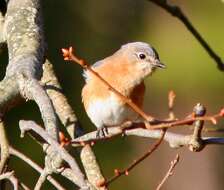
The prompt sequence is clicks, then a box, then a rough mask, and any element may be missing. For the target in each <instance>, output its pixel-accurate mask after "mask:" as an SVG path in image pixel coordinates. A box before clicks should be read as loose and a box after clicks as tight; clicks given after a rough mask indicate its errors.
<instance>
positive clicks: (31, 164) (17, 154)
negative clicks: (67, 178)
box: [9, 147, 65, 190]
mask: <svg viewBox="0 0 224 190" xmlns="http://www.w3.org/2000/svg"><path fill="white" fill-rule="evenodd" d="M9 152H10V154H11V155H13V156H16V157H18V158H20V159H21V160H23V161H24V162H26V163H27V164H28V165H29V166H31V167H32V168H34V169H35V170H36V171H38V172H39V173H42V172H43V169H42V168H41V167H40V166H39V165H37V164H36V163H35V162H33V161H32V160H31V159H30V158H28V157H27V156H26V155H24V154H23V153H21V152H19V151H18V150H16V149H14V148H13V147H10V148H9ZM47 180H48V181H49V182H50V183H51V184H52V185H54V186H55V188H57V189H58V190H65V189H64V187H62V186H61V185H60V184H59V183H58V182H57V181H56V180H55V179H54V178H53V177H51V176H47Z"/></svg>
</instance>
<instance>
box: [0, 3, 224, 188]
mask: <svg viewBox="0 0 224 190" xmlns="http://www.w3.org/2000/svg"><path fill="white" fill-rule="evenodd" d="M170 2H171V3H173V4H176V5H179V6H180V7H181V8H182V10H183V11H184V13H185V14H186V15H187V16H188V18H189V19H190V20H191V21H192V23H193V25H194V26H195V27H196V28H197V29H198V31H199V32H200V33H201V34H202V36H203V37H204V38H205V39H206V40H207V42H208V43H209V44H210V45H211V47H212V48H213V49H214V50H215V51H216V52H217V53H218V54H219V55H220V56H221V57H224V55H223V51H224V46H223V43H224V35H223V34H224V26H223V20H224V11H223V10H224V3H223V2H222V1H221V0H215V1H210V0H205V1H203V2H202V1H193V0H189V1H170ZM42 3H43V9H44V11H43V13H44V21H45V35H46V40H47V43H48V57H49V59H50V60H51V62H52V63H53V64H54V67H55V72H56V74H57V76H58V79H59V81H60V82H61V85H62V87H63V90H64V93H65V95H66V96H67V97H68V99H69V102H70V103H71V105H72V107H73V108H74V110H75V112H76V114H77V116H78V118H79V120H80V122H81V123H82V125H83V126H84V128H85V129H86V130H87V131H91V130H94V129H95V128H94V126H93V124H91V122H90V120H89V119H88V118H87V115H86V113H85V112H84V110H83V105H82V103H81V97H80V92H81V89H82V86H83V85H84V81H83V79H82V76H81V73H82V70H81V68H80V67H79V66H78V65H74V64H72V63H65V62H64V61H63V58H62V55H61V51H60V49H61V48H62V47H68V46H70V45H71V46H73V47H74V48H75V51H76V53H77V55H79V56H81V57H82V58H84V59H86V60H87V61H88V62H89V63H94V62H95V61H97V60H99V59H102V58H104V57H106V56H108V55H110V54H112V53H113V52H114V51H116V50H117V49H119V48H120V46H121V45H122V44H124V43H127V42H132V41H144V42H147V43H150V44H151V45H153V46H154V47H155V48H156V49H157V51H158V52H159V55H160V58H161V60H162V62H164V63H165V64H166V65H167V69H166V70H160V71H158V72H157V73H156V74H155V75H153V76H152V77H149V78H148V79H147V80H146V85H147V94H146V99H145V110H146V111H147V112H148V113H150V114H151V115H154V116H156V117H158V118H166V117H167V93H168V91H169V90H171V89H172V90H174V91H175V92H176V94H177V99H176V103H175V112H176V116H177V117H179V118H181V117H184V116H185V115H186V114H188V113H190V112H191V111H192V108H193V106H194V105H195V104H196V103H198V102H201V103H202V104H204V105H205V106H206V107H207V110H208V113H216V112H217V111H218V110H219V109H220V108H221V107H222V106H223V105H224V97H223V96H224V85H223V81H224V73H223V72H220V71H219V70H218V69H217V67H216V65H215V63H214V61H213V60H212V59H211V58H210V57H209V56H208V54H207V53H206V52H205V50H204V49H203V48H202V47H201V46H200V45H199V43H198V42H197V41H196V40H195V38H194V37H193V36H192V35H191V33H190V32H189V31H188V30H187V29H186V28H185V27H184V25H183V24H182V23H181V22H180V21H179V20H177V19H176V18H174V17H172V16H171V15H170V14H168V13H167V12H165V11H164V10H162V9H161V8H159V7H157V6H155V5H154V4H152V3H150V2H147V1H146V0H122V1H120V0H113V1H109V0H95V1H92V0H85V1H83V0H75V1H74V0H66V1H55V0H48V1H42ZM6 57H7V54H6V53H5V54H4V55H3V56H1V60H2V62H4V64H3V63H2V64H1V65H0V67H1V70H2V77H3V76H4V72H5V66H6V63H7V58H6ZM20 119H33V120H35V121H37V122H38V123H41V118H40V114H39V111H38V108H37V106H36V105H35V104H34V103H32V102H29V103H27V104H25V105H23V106H19V107H16V108H14V109H12V110H11V111H10V112H9V113H8V114H7V116H6V125H7V132H8V136H9V138H10V143H11V144H13V146H14V147H16V148H18V149H19V150H21V151H23V152H24V153H25V154H27V155H29V156H30V157H31V158H32V159H34V160H35V161H36V162H38V163H39V164H41V165H42V166H43V162H44V157H43V154H42V150H41V148H40V146H39V145H37V144H36V143H35V142H34V141H33V140H32V139H31V138H30V137H28V136H26V137H25V138H24V139H21V138H20V137H19V135H20V134H19V129H18V121H19V120H20ZM219 127H223V122H220V123H219ZM185 131H186V130H185ZM176 132H179V133H182V132H183V131H182V130H180V129H178V128H176ZM190 132H191V131H188V133H190ZM206 135H216V134H214V133H212V134H206ZM218 135H220V136H221V135H222V134H218ZM152 142H153V141H152V140H150V139H143V138H138V137H127V138H117V139H113V140H111V141H107V142H101V143H97V145H95V146H94V150H95V152H96V155H97V157H98V160H99V162H100V164H101V166H102V168H103V172H104V174H105V176H106V177H109V176H111V175H113V170H114V169H115V168H124V167H125V166H127V165H128V164H129V163H130V162H131V161H132V160H133V159H136V158H137V157H138V156H140V155H141V154H142V153H143V152H144V151H146V150H147V148H148V147H149V146H150V144H151V143H152ZM177 152H179V153H180V156H181V161H180V163H179V164H178V166H177V168H176V170H175V173H174V176H173V177H171V178H170V179H169V181H168V182H167V183H166V184H165V186H164V188H163V189H172V190H175V189H181V190H185V189H186V190H187V189H192V190H194V189H197V190H198V189H203V190H211V189H215V190H222V189H224V183H223V177H224V168H223V161H224V160H223V157H222V155H223V153H224V148H223V146H209V147H207V148H206V149H205V150H203V151H202V152H200V153H191V152H189V151H188V150H187V149H186V148H182V149H178V150H174V149H171V148H169V146H168V145H167V144H166V143H163V145H162V146H161V147H160V148H159V150H157V152H155V153H154V154H153V155H152V156H151V157H150V158H148V159H147V160H146V161H144V162H143V163H141V164H140V165H138V166H137V167H136V168H135V169H134V170H133V171H132V172H130V175H129V176H128V177H121V178H120V179H118V180H117V181H115V182H114V183H113V184H111V187H110V189H116V190H121V189H127V190H136V189H137V190H146V189H155V187H156V186H157V185H158V183H159V182H160V181H161V179H162V177H163V176H164V175H165V172H166V171H167V169H168V167H169V163H170V161H171V160H172V159H173V158H174V157H175V154H176V153H177ZM10 167H11V168H12V169H15V171H16V175H17V176H18V177H19V178H20V179H21V180H22V181H24V182H25V183H26V184H28V185H29V186H30V187H31V189H32V188H33V185H34V183H35V182H36V180H37V179H38V176H39V174H38V173H37V172H35V171H34V170H32V169H31V168H30V167H29V166H27V165H26V164H24V163H23V162H22V161H20V160H18V159H17V158H13V159H11V160H10ZM56 177H57V176H56ZM60 182H61V183H62V184H63V185H65V187H67V189H73V187H74V186H72V185H71V184H70V183H69V182H68V181H67V180H65V179H63V180H60ZM9 189H11V188H9ZM43 189H54V187H53V186H51V185H50V184H48V183H46V184H45V185H44V188H43Z"/></svg>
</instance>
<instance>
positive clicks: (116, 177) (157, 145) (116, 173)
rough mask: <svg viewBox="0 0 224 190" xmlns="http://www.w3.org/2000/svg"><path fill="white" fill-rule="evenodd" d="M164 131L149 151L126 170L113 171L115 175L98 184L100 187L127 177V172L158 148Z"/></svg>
mask: <svg viewBox="0 0 224 190" xmlns="http://www.w3.org/2000/svg"><path fill="white" fill-rule="evenodd" d="M165 133H166V131H165V130H163V131H162V135H161V137H160V138H159V139H158V140H157V141H156V142H155V143H154V144H153V145H152V146H151V147H150V149H149V150H148V151H147V152H146V153H145V154H144V155H142V156H141V157H140V158H138V159H137V160H134V162H133V163H132V164H131V165H130V166H128V167H127V168H126V169H124V170H122V171H120V170H118V169H115V171H114V173H115V175H114V176H113V177H112V178H110V179H109V180H107V181H105V182H104V183H103V184H100V185H101V186H102V185H104V186H108V185H110V184H111V183H112V182H113V181H115V180H116V179H118V178H119V177H121V176H122V175H126V176H127V175H128V174H129V172H130V171H131V170H132V169H133V168H134V167H135V166H137V165H138V164H139V163H140V162H142V161H143V160H145V159H146V158H147V157H148V156H150V155H151V154H152V153H153V152H154V151H155V150H156V149H157V148H158V147H159V145H160V144H161V143H162V141H163V138H164V136H165Z"/></svg>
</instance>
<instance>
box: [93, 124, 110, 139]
mask: <svg viewBox="0 0 224 190" xmlns="http://www.w3.org/2000/svg"><path fill="white" fill-rule="evenodd" d="M108 134H109V132H108V128H107V126H105V125H103V126H102V127H99V128H98V129H97V133H96V138H104V137H106V136H107V135H108Z"/></svg>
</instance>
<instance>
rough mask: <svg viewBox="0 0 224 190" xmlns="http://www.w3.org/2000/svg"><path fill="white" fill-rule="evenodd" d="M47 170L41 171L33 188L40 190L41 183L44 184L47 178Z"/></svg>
mask: <svg viewBox="0 0 224 190" xmlns="http://www.w3.org/2000/svg"><path fill="white" fill-rule="evenodd" d="M48 175H49V174H48V172H46V170H45V169H44V170H43V172H42V173H41V175H40V177H39V179H38V180H37V183H36V185H35V187H34V190H40V189H41V187H42V185H43V184H44V182H45V180H46V179H47V176H48Z"/></svg>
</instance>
